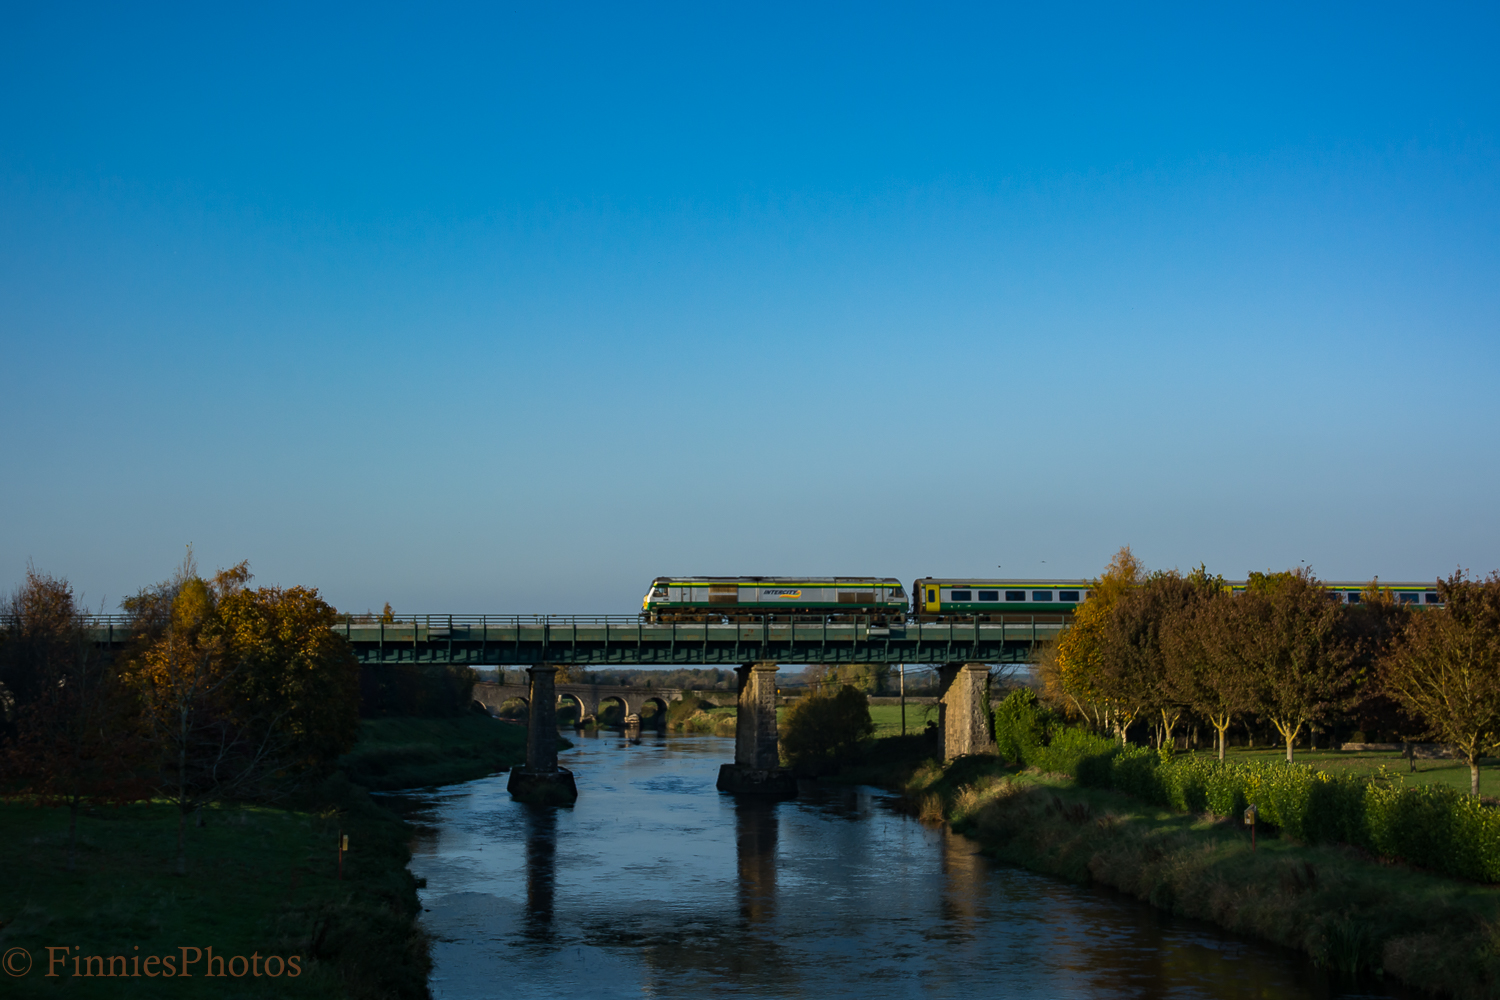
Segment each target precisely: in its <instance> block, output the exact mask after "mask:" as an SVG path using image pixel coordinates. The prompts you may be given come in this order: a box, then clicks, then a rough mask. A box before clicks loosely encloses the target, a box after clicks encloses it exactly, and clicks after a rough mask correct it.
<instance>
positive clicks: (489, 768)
mask: <svg viewBox="0 0 1500 1000" xmlns="http://www.w3.org/2000/svg"><path fill="white" fill-rule="evenodd" d="M561 745H562V746H565V747H566V746H571V744H570V743H568V742H567V740H561ZM525 760H526V727H525V726H522V725H516V724H514V723H510V722H502V721H500V720H498V719H492V718H490V717H489V716H488V715H479V714H474V715H466V716H462V717H460V718H457V719H405V718H396V719H365V720H364V721H362V722H361V723H360V724H359V742H358V743H356V744H355V746H354V749H353V750H351V751H349V752H348V753H347V754H345V755H344V756H343V757H341V758H339V768H340V769H341V770H342V771H343V772H344V773H345V774H347V775H348V776H349V779H350V780H351V781H353V782H355V783H356V784H359V785H363V786H364V787H366V788H368V789H370V790H371V791H395V790H397V789H401V788H422V787H426V786H429V785H448V784H454V783H456V782H460V781H472V780H474V779H475V778H483V777H485V776H486V775H490V774H494V773H495V772H496V771H502V770H505V769H506V768H509V767H513V766H515V765H516V764H520V763H523V762H524V761H525Z"/></svg>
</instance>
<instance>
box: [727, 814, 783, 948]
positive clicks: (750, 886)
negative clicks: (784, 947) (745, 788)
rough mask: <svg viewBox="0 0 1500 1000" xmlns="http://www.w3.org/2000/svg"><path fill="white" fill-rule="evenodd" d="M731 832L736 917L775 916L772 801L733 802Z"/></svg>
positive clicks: (759, 920) (761, 919) (747, 920)
mask: <svg viewBox="0 0 1500 1000" xmlns="http://www.w3.org/2000/svg"><path fill="white" fill-rule="evenodd" d="M734 834H735V838H734V846H735V858H736V860H737V861H738V862H739V874H740V887H739V888H740V918H741V920H742V921H743V922H744V923H746V924H752V925H753V924H760V923H765V922H767V921H770V920H772V919H773V918H774V917H775V916H776V803H775V802H773V801H770V800H768V799H766V798H764V797H759V796H757V797H746V798H742V799H740V800H738V801H737V802H735V804H734Z"/></svg>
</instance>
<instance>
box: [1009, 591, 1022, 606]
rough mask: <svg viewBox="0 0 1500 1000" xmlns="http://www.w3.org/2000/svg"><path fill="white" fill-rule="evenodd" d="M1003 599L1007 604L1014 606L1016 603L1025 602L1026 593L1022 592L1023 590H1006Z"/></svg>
mask: <svg viewBox="0 0 1500 1000" xmlns="http://www.w3.org/2000/svg"><path fill="white" fill-rule="evenodd" d="M1005 599H1006V601H1008V602H1010V603H1012V604H1014V603H1015V602H1017V601H1024V600H1026V591H1024V590H1007V591H1006V592H1005Z"/></svg>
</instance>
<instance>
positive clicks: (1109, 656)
mask: <svg viewBox="0 0 1500 1000" xmlns="http://www.w3.org/2000/svg"><path fill="white" fill-rule="evenodd" d="M1199 581H1205V582H1204V583H1203V584H1200V582H1199ZM1200 585H1206V586H1211V585H1212V578H1210V577H1208V576H1207V573H1206V571H1203V572H1202V573H1200V574H1199V575H1195V576H1191V577H1184V576H1182V575H1181V574H1179V573H1178V572H1177V571H1175V570H1168V571H1164V572H1158V573H1152V574H1151V575H1150V576H1148V577H1147V578H1146V579H1145V580H1144V581H1142V582H1141V584H1140V585H1139V586H1136V587H1134V588H1132V589H1131V590H1130V591H1128V592H1126V593H1125V594H1123V595H1122V596H1121V597H1120V598H1119V599H1118V600H1116V601H1115V603H1114V606H1113V608H1112V609H1111V612H1110V616H1109V619H1108V620H1107V622H1106V623H1105V628H1104V633H1103V636H1104V643H1103V646H1102V649H1101V654H1100V670H1099V686H1100V689H1101V690H1102V691H1103V692H1104V693H1105V694H1106V695H1107V696H1108V697H1109V698H1110V699H1111V700H1112V701H1114V702H1115V703H1117V704H1121V705H1132V706H1139V707H1140V708H1141V709H1144V710H1147V711H1151V712H1155V713H1157V714H1158V715H1159V716H1160V718H1161V738H1162V740H1163V745H1164V746H1170V745H1171V741H1172V731H1173V729H1174V728H1176V725H1177V721H1178V719H1180V718H1181V717H1182V713H1183V711H1184V710H1185V709H1186V707H1187V703H1186V701H1185V699H1184V698H1183V696H1182V691H1181V687H1180V685H1179V684H1178V683H1177V682H1176V678H1175V677H1174V675H1173V673H1172V671H1171V670H1170V669H1169V668H1170V667H1172V666H1175V665H1177V663H1176V661H1175V660H1170V659H1169V658H1168V657H1167V656H1166V653H1165V651H1164V649H1163V644H1162V636H1163V632H1164V630H1165V629H1166V628H1167V627H1168V623H1169V622H1170V621H1171V620H1172V619H1173V618H1174V617H1175V616H1177V615H1179V614H1181V613H1183V612H1184V611H1185V610H1186V609H1187V608H1188V607H1190V606H1191V605H1192V604H1193V603H1194V602H1195V601H1197V600H1198V597H1199V588H1200Z"/></svg>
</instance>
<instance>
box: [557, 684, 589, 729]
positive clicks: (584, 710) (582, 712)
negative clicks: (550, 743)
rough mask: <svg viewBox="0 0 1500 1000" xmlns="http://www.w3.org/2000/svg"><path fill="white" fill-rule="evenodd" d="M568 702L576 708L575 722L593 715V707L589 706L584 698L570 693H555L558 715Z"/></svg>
mask: <svg viewBox="0 0 1500 1000" xmlns="http://www.w3.org/2000/svg"><path fill="white" fill-rule="evenodd" d="M569 702H571V703H572V704H574V705H576V706H578V718H577V719H576V720H575V721H578V722H582V721H583V720H584V719H587V718H588V717H589V716H591V715H593V714H594V713H595V706H593V705H590V704H589V703H588V701H586V700H585V699H584V698H582V697H580V696H579V695H577V694H575V693H574V692H572V691H559V692H558V693H557V710H558V714H561V713H562V709H563V706H564V705H566V704H568V703H569Z"/></svg>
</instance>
